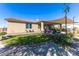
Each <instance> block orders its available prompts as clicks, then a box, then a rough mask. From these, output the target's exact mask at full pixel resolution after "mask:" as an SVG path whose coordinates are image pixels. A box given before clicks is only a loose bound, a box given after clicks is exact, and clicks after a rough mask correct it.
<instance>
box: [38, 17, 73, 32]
mask: <svg viewBox="0 0 79 59" xmlns="http://www.w3.org/2000/svg"><path fill="white" fill-rule="evenodd" d="M38 24H39V25H40V30H41V31H42V32H45V33H46V32H56V31H58V32H61V31H63V30H64V32H65V30H67V28H65V27H64V26H63V24H65V18H61V19H57V20H49V21H40V22H38ZM67 24H74V22H73V20H71V19H69V18H68V19H67ZM55 25H58V26H59V29H55V28H54V26H55ZM51 27H52V28H51ZM63 27H64V28H63Z"/></svg>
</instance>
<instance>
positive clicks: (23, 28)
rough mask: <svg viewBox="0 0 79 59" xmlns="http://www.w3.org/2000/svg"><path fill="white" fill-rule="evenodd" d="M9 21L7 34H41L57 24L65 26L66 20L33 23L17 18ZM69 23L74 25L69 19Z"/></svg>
mask: <svg viewBox="0 0 79 59" xmlns="http://www.w3.org/2000/svg"><path fill="white" fill-rule="evenodd" d="M5 20H6V21H8V27H7V34H14V35H15V34H26V33H41V32H44V31H45V29H47V30H49V27H50V26H52V25H55V24H59V25H60V26H61V25H62V24H65V19H64V18H61V19H57V20H49V21H32V20H23V19H16V18H6V19H5ZM67 23H73V21H72V20H71V19H67Z"/></svg>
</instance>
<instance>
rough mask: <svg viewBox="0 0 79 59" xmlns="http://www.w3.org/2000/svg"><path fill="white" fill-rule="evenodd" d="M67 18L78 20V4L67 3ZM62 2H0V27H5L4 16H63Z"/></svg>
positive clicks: (26, 17) (53, 18)
mask: <svg viewBox="0 0 79 59" xmlns="http://www.w3.org/2000/svg"><path fill="white" fill-rule="evenodd" d="M68 5H69V7H70V11H69V13H68V15H67V16H68V18H70V19H73V17H75V21H76V22H79V4H77V3H70V4H68ZM64 7H65V6H64V3H0V27H7V25H8V22H7V21H6V20H4V19H5V18H21V19H30V20H34V21H37V20H56V19H59V18H63V17H64Z"/></svg>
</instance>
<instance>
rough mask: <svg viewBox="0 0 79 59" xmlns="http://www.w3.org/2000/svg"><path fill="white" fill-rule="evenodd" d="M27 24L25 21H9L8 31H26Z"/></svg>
mask: <svg viewBox="0 0 79 59" xmlns="http://www.w3.org/2000/svg"><path fill="white" fill-rule="evenodd" d="M25 29H26V28H25V24H24V23H14V22H8V28H7V33H8V34H10V33H11V34H13V33H24V32H25Z"/></svg>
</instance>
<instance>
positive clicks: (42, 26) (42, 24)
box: [41, 22, 44, 32]
mask: <svg viewBox="0 0 79 59" xmlns="http://www.w3.org/2000/svg"><path fill="white" fill-rule="evenodd" d="M41 32H44V23H43V22H41Z"/></svg>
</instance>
